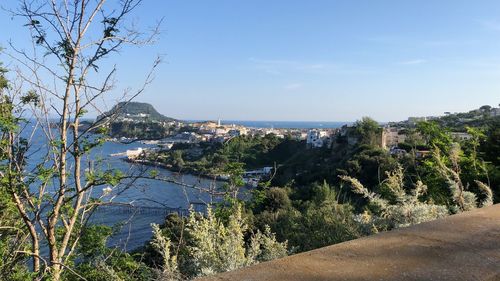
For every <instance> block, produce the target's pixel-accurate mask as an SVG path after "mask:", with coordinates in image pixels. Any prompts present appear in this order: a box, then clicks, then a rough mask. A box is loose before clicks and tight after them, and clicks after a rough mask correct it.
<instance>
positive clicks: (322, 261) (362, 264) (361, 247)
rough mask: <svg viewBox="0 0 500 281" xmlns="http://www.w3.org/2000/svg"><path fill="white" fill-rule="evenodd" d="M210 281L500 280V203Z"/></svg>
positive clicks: (302, 254) (264, 264)
mask: <svg viewBox="0 0 500 281" xmlns="http://www.w3.org/2000/svg"><path fill="white" fill-rule="evenodd" d="M204 280H248V281H251V280H252V281H253V280H269V281H271V280H289V281H293V280H356V281H357V280H370V281H371V280H453V281H458V280H464V281H465V280H467V281H469V280H485V281H493V280H500V204H497V205H494V206H491V207H487V208H483V209H478V210H474V211H471V212H467V213H463V214H459V215H454V216H450V217H447V218H444V219H440V220H436V221H433V222H428V223H422V224H420V225H415V226H412V227H408V228H403V229H398V230H394V231H390V232H386V233H381V234H378V235H373V236H370V237H365V238H361V239H356V240H352V241H349V242H345V243H341V244H337V245H333V246H329V247H324V248H321V249H317V250H314V251H310V252H305V253H301V254H297V255H294V256H289V257H286V258H283V259H279V260H275V261H271V262H266V263H261V264H258V265H255V266H252V267H247V268H244V269H241V270H237V271H233V272H227V273H223V274H219V275H216V276H212V277H210V278H206V279H204Z"/></svg>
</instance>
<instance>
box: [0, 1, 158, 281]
mask: <svg viewBox="0 0 500 281" xmlns="http://www.w3.org/2000/svg"><path fill="white" fill-rule="evenodd" d="M19 2H20V5H19V9H17V10H15V11H13V14H14V16H17V17H21V18H22V19H24V20H25V21H26V27H27V28H28V29H29V31H30V33H31V34H32V41H33V51H32V52H27V51H25V49H24V48H17V47H16V46H13V45H11V49H12V50H13V51H12V52H10V53H7V54H8V55H9V56H10V57H11V58H12V59H13V60H15V61H16V62H17V63H18V64H19V69H18V71H17V76H18V77H19V78H20V83H21V85H22V86H20V87H19V88H18V90H19V91H18V92H17V93H19V92H22V93H24V94H22V95H19V94H17V95H11V96H10V97H9V98H7V97H2V98H3V101H6V100H7V101H9V102H11V103H12V104H16V101H17V104H19V105H20V106H23V105H24V106H28V107H29V108H30V113H29V114H27V115H26V114H25V117H28V118H33V119H34V120H35V121H30V122H27V121H26V122H24V124H25V125H26V124H30V125H33V127H34V128H35V129H38V130H40V131H41V132H42V133H41V134H42V135H43V137H40V138H42V139H43V143H44V144H45V145H42V146H39V147H37V148H36V149H37V151H38V152H40V151H42V152H43V156H42V157H40V159H41V161H40V162H39V163H38V164H37V165H36V168H35V169H29V168H28V167H27V164H26V158H27V155H26V152H27V151H29V150H30V149H32V150H33V149H34V146H33V144H32V143H31V142H30V141H29V139H27V138H26V137H25V136H26V135H33V134H36V132H27V131H29V129H30V128H32V126H24V127H20V126H17V127H14V126H12V127H9V128H7V132H8V133H7V140H8V145H7V151H6V152H7V153H6V157H7V163H8V167H7V170H6V171H7V174H6V175H7V176H6V177H4V178H5V180H4V182H5V185H7V186H8V187H9V188H8V192H9V193H10V195H11V197H12V200H13V202H14V204H15V205H16V208H17V211H18V213H19V214H20V216H21V217H22V220H23V223H24V226H25V228H26V229H27V230H28V231H29V234H30V237H31V241H32V242H31V251H29V252H28V251H26V252H25V254H28V255H29V256H31V258H32V260H33V267H32V269H33V271H34V272H35V273H36V275H37V278H43V277H45V276H46V275H48V276H50V278H52V279H53V280H59V279H60V277H61V274H62V272H63V271H64V270H68V271H70V272H72V274H75V275H76V276H78V277H80V276H79V275H78V273H77V272H75V271H74V270H73V269H72V268H71V266H70V264H71V261H72V258H73V255H74V252H75V249H76V248H77V245H78V243H79V238H80V237H81V235H82V233H83V231H84V230H85V227H84V226H85V224H86V222H87V220H88V217H89V214H90V213H91V211H92V210H93V209H94V208H95V207H96V206H98V205H99V204H101V202H100V201H99V200H98V199H99V198H93V197H95V196H94V195H95V193H94V194H93V193H92V189H93V188H95V187H99V186H106V185H107V186H116V185H117V183H118V182H120V181H121V180H123V179H125V178H129V176H127V175H124V174H122V173H120V172H118V171H115V170H110V169H104V170H102V169H99V167H95V165H88V166H85V161H86V160H89V161H91V160H92V159H89V158H88V155H89V152H90V151H91V149H92V148H94V147H96V146H97V145H99V144H101V143H102V138H100V137H98V136H96V135H94V134H90V132H91V131H93V130H96V129H97V128H98V127H101V126H102V125H103V123H104V122H109V120H111V119H112V117H113V116H104V117H103V118H102V119H103V120H96V121H95V122H94V123H93V124H91V126H89V127H88V128H86V129H84V130H82V129H80V120H81V118H82V117H83V116H84V115H85V113H87V112H88V111H91V110H92V111H96V112H97V113H99V114H102V111H103V110H104V109H103V108H102V107H101V106H100V104H99V103H100V102H101V100H103V97H104V96H106V95H109V93H110V91H111V90H112V89H114V86H115V84H114V78H115V74H116V71H117V69H116V67H111V68H110V70H109V71H107V72H106V71H103V69H105V68H106V67H102V66H103V64H102V61H103V60H104V59H105V58H107V57H108V56H109V55H111V54H113V53H115V52H117V51H119V50H120V49H121V48H122V47H124V46H125V45H144V44H150V43H152V42H153V41H154V38H155V36H156V35H157V34H158V27H157V26H156V27H155V28H154V29H153V30H151V32H148V33H147V34H145V33H141V32H139V31H138V30H136V29H134V28H133V26H132V25H131V24H129V23H130V22H129V19H128V16H129V15H130V14H131V13H132V12H133V11H134V10H135V9H136V8H137V7H138V5H139V4H140V3H141V2H142V1H141V0H121V1H113V2H112V3H108V1H105V0H73V1H63V0H30V1H26V0H21V1H19ZM40 51H41V52H42V53H43V55H39V52H40ZM158 63H159V60H158V59H157V60H155V62H154V64H153V66H152V69H151V72H150V73H149V74H147V76H146V79H145V82H144V84H143V85H142V87H140V88H139V89H138V90H137V91H135V92H132V91H126V92H124V94H123V96H122V97H121V98H119V99H120V100H122V101H126V102H127V101H130V100H131V99H133V98H134V97H136V96H137V95H138V94H140V93H141V92H142V91H143V90H144V88H145V87H146V86H147V85H148V84H149V83H150V82H151V79H152V72H153V70H154V69H155V68H156V66H157V65H158ZM23 108H24V107H23ZM13 109H14V107H11V108H9V110H10V112H11V113H12V114H18V117H21V116H20V114H21V113H20V112H21V111H13ZM101 110H102V111H101ZM23 113H24V112H23ZM54 114H55V115H56V116H57V118H56V121H54V119H52V118H51V117H52V116H54ZM15 120H17V121H18V122H21V123H22V122H23V121H22V119H15ZM37 158H38V157H37ZM33 161H38V159H30V165H33V164H34V163H33ZM42 242H46V243H47V245H48V252H49V254H48V257H42V256H41V254H40V245H41V243H42ZM42 262H43V263H42Z"/></svg>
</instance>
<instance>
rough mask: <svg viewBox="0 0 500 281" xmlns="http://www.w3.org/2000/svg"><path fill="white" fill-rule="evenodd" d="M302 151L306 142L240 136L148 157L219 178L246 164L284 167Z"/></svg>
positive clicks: (247, 166) (174, 167)
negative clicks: (232, 165) (228, 168)
mask: <svg viewBox="0 0 500 281" xmlns="http://www.w3.org/2000/svg"><path fill="white" fill-rule="evenodd" d="M300 150H306V149H305V143H304V142H300V141H296V140H293V139H291V138H285V139H280V138H278V137H276V136H275V135H273V134H269V135H266V136H255V137H250V136H239V137H235V138H232V139H230V140H228V141H226V142H225V143H206V142H204V143H199V144H183V143H179V144H175V145H174V146H173V147H172V149H171V150H165V151H160V152H159V153H153V154H151V155H148V159H149V160H151V161H157V162H161V163H163V164H167V165H170V166H171V167H172V169H175V170H182V171H185V172H192V173H197V174H204V175H215V174H219V173H221V172H222V171H223V170H224V167H225V166H226V165H228V164H229V163H242V164H243V165H244V168H245V169H254V168H262V167H264V166H274V165H280V164H282V163H284V162H285V161H287V160H288V158H289V157H290V155H292V154H293V153H295V152H296V151H300Z"/></svg>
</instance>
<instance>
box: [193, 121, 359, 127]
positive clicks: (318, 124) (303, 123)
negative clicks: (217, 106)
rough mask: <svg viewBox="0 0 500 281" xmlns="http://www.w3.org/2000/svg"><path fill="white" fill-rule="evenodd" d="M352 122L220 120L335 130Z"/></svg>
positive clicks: (251, 124) (236, 123) (226, 123)
mask: <svg viewBox="0 0 500 281" xmlns="http://www.w3.org/2000/svg"><path fill="white" fill-rule="evenodd" d="M186 121H187V122H201V121H206V120H186ZM352 123H353V122H348V121H345V122H342V121H335V122H334V121H244V120H243V121H242V120H221V124H222V125H233V124H234V125H241V126H245V127H249V128H274V129H336V128H340V127H342V126H344V125H350V124H352Z"/></svg>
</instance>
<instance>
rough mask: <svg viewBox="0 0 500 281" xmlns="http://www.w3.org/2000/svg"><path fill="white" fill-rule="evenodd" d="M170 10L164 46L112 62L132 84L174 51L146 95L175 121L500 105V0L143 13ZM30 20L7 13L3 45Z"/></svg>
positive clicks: (165, 4)
mask: <svg viewBox="0 0 500 281" xmlns="http://www.w3.org/2000/svg"><path fill="white" fill-rule="evenodd" d="M11 3H15V1H12V2H11ZM11 3H9V4H3V3H2V5H11ZM160 18H164V21H163V25H162V30H163V32H162V35H161V38H160V40H159V41H158V43H157V44H156V45H155V46H152V47H143V48H140V49H124V50H123V51H122V53H121V54H120V55H118V56H115V57H113V58H111V59H110V60H109V63H110V64H113V63H118V67H119V71H120V72H119V73H120V74H119V76H118V78H119V79H118V83H119V86H121V87H122V88H125V87H128V86H137V85H139V83H140V81H141V79H142V76H141V75H138V74H144V73H145V72H147V69H148V66H149V65H150V62H151V61H152V59H153V58H154V56H155V55H156V54H162V55H164V63H163V64H162V65H161V67H160V68H159V70H158V72H157V73H156V80H155V82H154V83H153V84H152V85H151V86H150V87H149V88H148V89H147V91H146V92H145V93H144V94H143V95H142V96H140V97H139V98H138V100H140V101H145V102H150V103H152V104H153V105H154V106H155V107H156V108H157V109H158V110H159V111H160V112H162V113H164V114H166V115H168V116H172V117H175V118H181V119H217V118H222V119H232V120H235V119H238V120H304V121H313V120H314V121H317V120H321V121H351V120H356V119H359V118H360V117H362V116H371V117H373V118H375V119H377V120H379V121H392V120H401V119H406V118H407V117H408V116H426V115H439V114H442V113H443V112H444V111H451V112H456V111H468V110H470V109H473V108H477V107H479V106H481V105H484V104H490V105H495V106H497V105H498V103H500V1H497V0H491V1H487V0H484V1H480V0H477V1H465V0H463V1H460V0H440V1H431V0H420V1H417V0H414V1H400V0H391V1H389V0H379V1H371V0H364V1H362V0H344V1H335V0H325V1H321V0H314V1H306V0H302V1H298V0H273V1H269V0H247V1H243V0H241V1H234V0H232V1H229V0H217V1H216V0H212V1H208V0H205V1H202V0H198V1H194V0H175V1H174V0H164V1H151V0H145V1H144V3H143V5H142V6H141V7H140V9H139V10H138V11H137V14H136V16H135V17H134V20H135V21H137V22H138V23H139V24H141V25H143V26H147V25H151V24H153V23H154V22H155V20H157V19H160ZM22 24H23V23H22V22H19V21H18V20H16V19H14V20H11V18H10V17H9V16H7V14H6V13H3V14H2V16H1V17H0V25H1V26H3V27H5V26H9V27H10V28H9V31H10V32H2V34H1V35H0V45H4V46H5V45H7V41H8V40H9V39H10V40H12V41H14V42H18V43H19V44H23V42H24V41H23V40H24V39H23V38H24V37H26V36H27V34H26V33H25V31H23V28H22ZM2 29H3V28H2ZM23 36H24V37H23ZM2 59H3V60H5V58H2ZM110 103H111V101H110Z"/></svg>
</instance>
